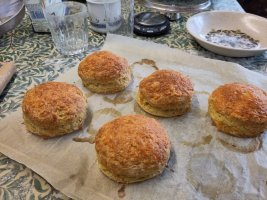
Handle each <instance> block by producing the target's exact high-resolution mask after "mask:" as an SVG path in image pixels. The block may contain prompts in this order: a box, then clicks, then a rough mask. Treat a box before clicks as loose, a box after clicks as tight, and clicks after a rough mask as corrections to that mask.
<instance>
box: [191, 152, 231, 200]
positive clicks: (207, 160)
mask: <svg viewBox="0 0 267 200" xmlns="http://www.w3.org/2000/svg"><path fill="white" fill-rule="evenodd" d="M187 179H188V181H189V182H191V183H192V185H193V186H194V188H195V189H196V190H197V191H199V192H202V193H203V194H204V195H205V196H207V197H208V198H209V199H216V198H217V197H218V195H219V194H227V193H232V192H233V190H234V188H235V184H236V179H235V177H234V176H233V174H232V173H231V172H230V170H229V169H227V167H226V166H225V164H224V162H222V161H219V160H217V159H216V158H215V156H214V155H212V154H195V155H193V156H192V157H191V159H190V161H189V164H188V170H187Z"/></svg>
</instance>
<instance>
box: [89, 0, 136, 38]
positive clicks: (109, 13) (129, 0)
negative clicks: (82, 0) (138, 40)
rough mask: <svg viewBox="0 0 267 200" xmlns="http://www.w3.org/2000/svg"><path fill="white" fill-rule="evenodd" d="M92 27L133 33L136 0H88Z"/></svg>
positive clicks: (127, 34) (99, 30)
mask: <svg viewBox="0 0 267 200" xmlns="http://www.w3.org/2000/svg"><path fill="white" fill-rule="evenodd" d="M87 7H88V13H89V17H90V24H91V29H93V30H94V31H96V32H100V33H107V32H109V33H114V34H119V35H125V36H130V37H131V36H132V35H133V25H134V0H87Z"/></svg>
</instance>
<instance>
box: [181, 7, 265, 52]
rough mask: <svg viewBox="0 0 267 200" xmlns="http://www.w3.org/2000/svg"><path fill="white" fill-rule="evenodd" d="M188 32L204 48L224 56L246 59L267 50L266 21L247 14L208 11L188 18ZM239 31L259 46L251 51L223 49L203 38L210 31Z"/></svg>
mask: <svg viewBox="0 0 267 200" xmlns="http://www.w3.org/2000/svg"><path fill="white" fill-rule="evenodd" d="M186 28H187V30H188V32H189V33H190V34H191V35H192V36H193V37H194V38H195V39H196V41H197V42H198V43H199V44H200V45H201V46H202V47H204V48H206V49H208V50H210V51H212V52H214V53H217V54H220V55H224V56H230V57H248V56H255V55H258V54H261V53H263V52H264V51H266V50H267V19H265V18H263V17H259V16H256V15H252V14H248V13H239V12H225V11H210V12H202V13H199V14H196V15H194V16H192V17H190V18H189V19H188V21H187V23H186ZM219 29H220V30H240V31H241V32H243V33H245V34H247V35H249V36H250V37H252V38H253V39H256V40H258V41H259V45H258V47H256V48H252V49H242V48H234V47H225V46H222V45H219V44H215V43H212V42H209V41H207V39H206V38H205V36H206V35H207V33H209V32H210V31H212V30H219Z"/></svg>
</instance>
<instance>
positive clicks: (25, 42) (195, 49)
mask: <svg viewBox="0 0 267 200" xmlns="http://www.w3.org/2000/svg"><path fill="white" fill-rule="evenodd" d="M140 1H141V0H140ZM135 7H136V11H137V12H140V11H142V10H144V8H143V7H142V6H140V2H138V1H137V2H136V6H135ZM213 9H215V10H234V11H242V8H241V7H240V6H239V4H238V3H237V2H236V1H235V0H214V1H213ZM189 16H190V15H188V14H187V15H182V17H181V19H180V20H179V21H177V22H172V23H171V33H170V34H168V35H166V36H163V37H156V38H146V37H138V38H140V39H144V40H152V41H154V42H157V43H164V44H167V45H168V46H170V47H172V48H179V49H183V50H185V51H187V52H189V53H192V54H195V55H200V56H203V57H208V58H214V59H219V60H226V61H232V62H236V63H239V64H241V65H243V66H244V67H246V68H248V69H251V70H255V71H259V72H260V73H267V52H266V53H265V54H262V55H260V56H257V57H251V58H241V59H240V58H238V59H235V58H228V57H223V56H219V55H216V54H213V53H211V52H209V51H207V50H205V49H203V48H202V47H200V46H199V45H198V44H197V43H196V42H195V41H194V40H193V38H192V37H191V36H190V35H189V34H188V33H187V31H186V29H185V22H186V20H187V19H188V17H189ZM89 38H90V45H92V46H93V48H92V49H91V50H90V51H94V50H96V49H98V48H100V47H101V45H102V44H103V43H104V39H105V35H101V34H98V33H94V32H91V31H89ZM90 51H88V52H85V53H84V54H80V55H76V56H68V57H67V56H62V55H60V54H59V53H58V52H57V51H56V49H55V47H54V45H53V42H52V39H51V36H50V35H49V34H37V33H34V32H33V31H32V27H31V22H30V19H29V17H28V16H27V15H26V16H25V18H24V20H23V21H22V23H21V24H20V25H19V26H18V27H17V28H16V29H15V30H13V31H12V32H9V33H7V34H6V35H4V36H1V37H0V61H5V62H7V61H15V63H16V67H17V73H16V75H15V76H14V77H13V78H12V80H11V82H10V83H9V84H8V86H7V87H6V89H5V90H4V92H3V93H2V95H1V96H0V119H1V118H4V117H6V116H7V115H8V113H10V112H13V111H16V110H17V109H19V107H20V104H21V100H22V98H23V94H24V92H25V90H26V89H27V88H28V87H30V86H32V85H34V84H39V83H41V82H44V81H48V80H53V79H55V78H56V77H57V76H58V75H59V74H61V73H63V72H64V71H66V70H68V69H69V68H71V67H74V66H75V65H76V64H77V63H78V62H79V61H80V60H81V59H82V58H83V57H84V56H85V55H86V54H88V53H89V52H90ZM0 132H1V130H0ZM0 199H68V198H67V197H66V196H64V195H63V194H61V193H60V192H59V191H56V190H55V189H53V187H52V186H51V185H50V184H49V183H47V182H46V181H45V180H44V179H43V178H41V177H40V176H39V175H37V174H36V173H34V172H33V171H32V170H30V169H28V168H27V167H25V166H24V165H22V164H19V163H17V162H16V161H13V160H11V159H9V158H8V157H6V156H5V155H3V154H0Z"/></svg>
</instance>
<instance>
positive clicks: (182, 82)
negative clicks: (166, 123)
mask: <svg viewBox="0 0 267 200" xmlns="http://www.w3.org/2000/svg"><path fill="white" fill-rule="evenodd" d="M193 91H194V89H193V84H192V82H191V80H190V79H189V78H188V77H187V76H185V75H183V74H181V73H179V72H177V71H174V70H158V71H156V72H154V73H152V74H151V75H150V76H148V77H146V78H144V79H143V80H142V81H141V82H140V84H139V92H138V93H137V102H138V104H139V105H140V106H141V107H142V108H143V109H144V110H145V111H146V112H148V113H150V114H153V115H157V116H163V117H171V116H177V115H182V114H184V113H185V112H187V111H188V110H189V108H190V107H191V101H192V95H193Z"/></svg>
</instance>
